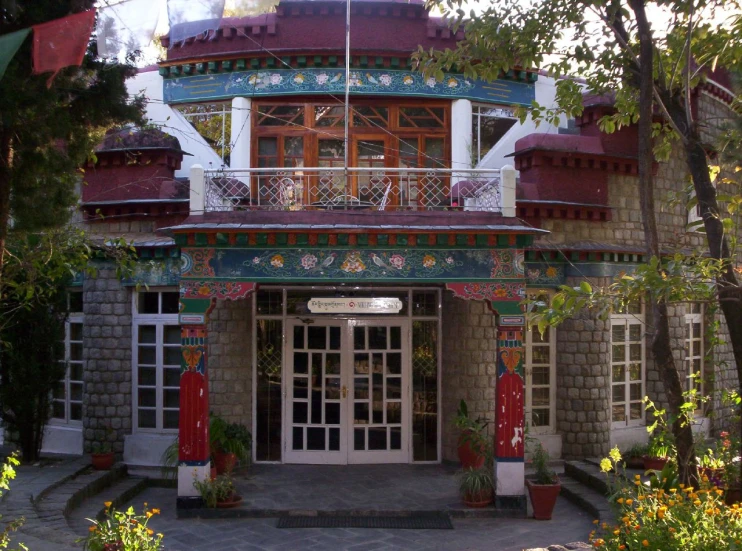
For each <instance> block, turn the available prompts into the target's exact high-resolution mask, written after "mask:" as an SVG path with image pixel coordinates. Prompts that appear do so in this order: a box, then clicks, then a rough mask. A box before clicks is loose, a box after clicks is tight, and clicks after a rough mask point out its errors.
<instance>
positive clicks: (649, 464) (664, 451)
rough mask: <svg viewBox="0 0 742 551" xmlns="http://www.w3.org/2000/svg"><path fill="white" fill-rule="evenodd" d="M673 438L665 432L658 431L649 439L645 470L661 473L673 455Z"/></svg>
mask: <svg viewBox="0 0 742 551" xmlns="http://www.w3.org/2000/svg"><path fill="white" fill-rule="evenodd" d="M672 449H673V446H672V437H671V435H670V434H668V433H667V432H665V431H657V432H655V433H654V434H652V436H651V437H650V438H649V443H648V444H647V454H646V455H645V456H644V469H645V470H647V471H648V470H650V469H652V470H655V471H661V470H662V469H663V468H664V466H665V464H666V463H667V461H668V460H669V459H670V454H671V453H672Z"/></svg>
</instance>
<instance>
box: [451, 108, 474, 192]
mask: <svg viewBox="0 0 742 551" xmlns="http://www.w3.org/2000/svg"><path fill="white" fill-rule="evenodd" d="M471 114H472V110H471V102H470V101H469V100H468V99H457V100H455V101H453V102H452V103H451V168H452V169H454V170H456V169H457V168H460V169H469V168H474V167H472V166H471V159H472V155H471V148H472V135H471ZM459 179H465V178H452V181H451V183H452V184H453V183H455V182H456V181H457V180H459Z"/></svg>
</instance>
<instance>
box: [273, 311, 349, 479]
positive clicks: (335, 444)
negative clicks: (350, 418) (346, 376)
mask: <svg viewBox="0 0 742 551" xmlns="http://www.w3.org/2000/svg"><path fill="white" fill-rule="evenodd" d="M286 325H287V332H286V338H287V340H288V342H287V347H286V352H287V354H286V356H285V357H286V366H285V369H286V371H285V373H286V375H287V376H286V377H285V378H284V380H285V381H286V382H285V387H284V388H285V389H286V393H285V394H284V396H285V400H284V407H285V410H284V419H285V420H286V421H285V427H286V430H285V432H284V434H285V436H284V439H285V440H284V445H285V455H284V460H285V461H286V462H287V463H319V464H345V463H346V462H347V451H346V436H345V430H344V428H345V424H346V423H345V419H346V418H347V413H346V407H347V400H346V399H345V398H346V397H347V387H346V386H345V385H343V370H342V367H341V366H342V365H343V364H347V363H348V362H347V361H345V362H344V361H343V354H344V352H343V350H347V348H346V347H345V346H343V342H344V340H346V339H347V321H344V320H314V321H313V322H312V323H304V322H303V321H301V320H288V321H287V324H286Z"/></svg>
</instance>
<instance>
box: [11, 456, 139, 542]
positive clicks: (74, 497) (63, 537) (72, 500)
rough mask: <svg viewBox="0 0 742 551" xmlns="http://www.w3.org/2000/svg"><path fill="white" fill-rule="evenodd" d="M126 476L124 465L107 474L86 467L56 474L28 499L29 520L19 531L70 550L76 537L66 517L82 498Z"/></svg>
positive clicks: (116, 466) (117, 466)
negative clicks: (29, 504)
mask: <svg viewBox="0 0 742 551" xmlns="http://www.w3.org/2000/svg"><path fill="white" fill-rule="evenodd" d="M125 475H126V466H125V465H123V464H119V465H115V466H114V468H113V469H111V470H110V471H95V470H93V469H92V468H90V467H89V466H86V467H85V468H83V469H80V468H78V469H77V470H76V471H75V472H74V473H73V474H70V473H65V472H60V473H59V475H58V476H57V477H56V479H55V480H54V481H52V482H50V483H49V484H47V485H46V486H45V487H44V488H43V489H40V490H39V491H38V492H35V494H33V495H32V496H31V499H30V503H31V506H32V508H33V513H34V514H33V517H32V518H28V519H27V522H26V523H25V524H24V526H23V528H22V531H23V532H24V533H25V534H29V535H31V536H34V537H36V538H40V539H43V540H47V541H50V542H53V543H55V544H58V545H64V546H69V547H74V546H75V543H76V541H77V539H78V535H77V534H75V533H73V532H72V531H70V530H69V527H68V525H67V519H66V514H67V513H68V512H69V511H71V510H72V509H73V508H74V507H75V505H76V504H77V503H79V502H80V501H82V500H83V499H84V497H85V496H86V495H89V494H91V493H96V492H98V491H100V489H102V488H105V487H106V486H109V485H110V484H112V483H113V482H115V481H116V480H118V479H120V478H121V477H122V476H125Z"/></svg>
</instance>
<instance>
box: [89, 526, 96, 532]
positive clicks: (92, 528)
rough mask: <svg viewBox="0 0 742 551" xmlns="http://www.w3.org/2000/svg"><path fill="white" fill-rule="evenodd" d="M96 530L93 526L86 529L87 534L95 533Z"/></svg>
mask: <svg viewBox="0 0 742 551" xmlns="http://www.w3.org/2000/svg"><path fill="white" fill-rule="evenodd" d="M96 530H97V528H96V527H95V526H90V527H88V532H95V531H96Z"/></svg>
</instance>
